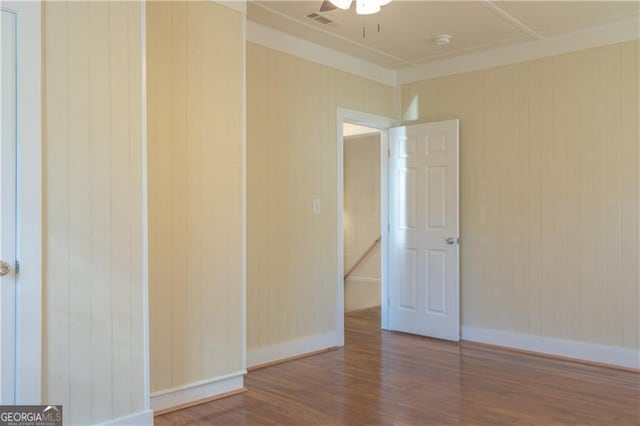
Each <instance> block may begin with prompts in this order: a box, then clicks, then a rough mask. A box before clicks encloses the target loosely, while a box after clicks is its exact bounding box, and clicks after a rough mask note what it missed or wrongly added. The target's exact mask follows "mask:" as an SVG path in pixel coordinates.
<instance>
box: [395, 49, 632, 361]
mask: <svg viewBox="0 0 640 426" xmlns="http://www.w3.org/2000/svg"><path fill="white" fill-rule="evenodd" d="M639 47H640V45H639V42H638V41H631V42H625V43H620V44H614V45H610V46H605V47H600V48H595V49H590V50H584V51H579V52H574V53H570V54H565V55H560V56H555V57H548V58H543V59H539V60H535V61H529V62H523V63H519V64H514V65H508V66H502V67H497V68H492V69H488V70H482V71H476V72H470V73H466V74H459V75H453V76H448V77H441V78H436V79H433V80H427V81H422V82H416V83H411V84H406V85H404V86H403V87H402V116H403V117H405V122H406V123H407V124H409V123H411V122H414V121H416V122H423V121H436V120H443V119H448V118H460V120H461V121H460V126H461V163H462V164H463V167H462V170H461V184H460V185H461V200H462V210H461V227H462V246H461V250H462V252H461V253H462V254H461V274H462V275H461V277H462V278H461V288H462V308H463V309H462V310H463V325H464V326H466V327H473V328H480V329H491V330H501V331H508V332H516V333H522V334H529V335H536V336H543V337H552V338H558V339H563V340H573V341H579V342H586V343H594V344H601V345H607V346H611V347H618V348H627V349H635V350H637V349H638V334H639V332H640V330H639V329H638V327H639V322H640V321H639V316H638V315H639V311H638V309H639V308H638V305H639V300H638V278H639V277H638V261H637V260H638V63H637V61H638V52H639ZM469 94H472V95H473V97H472V98H470V97H469ZM407 118H410V120H408V119H407Z"/></svg>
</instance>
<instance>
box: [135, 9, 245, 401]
mask: <svg viewBox="0 0 640 426" xmlns="http://www.w3.org/2000/svg"><path fill="white" fill-rule="evenodd" d="M146 18H147V20H146V23H147V28H146V31H147V33H146V37H147V78H148V86H147V88H148V96H147V107H148V154H147V155H148V157H147V160H148V179H149V186H148V190H149V304H150V335H151V336H150V344H151V347H150V358H151V391H152V393H153V394H155V396H158V395H161V394H163V392H166V391H171V390H172V389H175V388H180V387H185V386H186V387H189V386H191V385H193V384H195V383H201V382H208V381H215V380H216V379H218V378H221V377H225V376H228V375H241V374H242V371H241V370H242V357H243V354H242V351H243V345H242V336H243V330H242V327H243V318H242V315H243V311H244V308H243V306H242V304H243V303H244V302H243V300H242V283H241V280H242V275H241V273H242V272H241V268H242V265H241V260H242V256H243V253H242V250H243V245H242V244H241V240H242V226H243V225H242V220H243V218H242V203H243V200H242V197H243V194H242V190H243V189H242V173H243V172H244V171H243V170H242V164H243V160H242V158H241V155H242V138H243V131H244V130H243V126H244V118H243V96H244V92H243V87H244V75H243V72H242V70H243V68H244V56H243V44H244V32H243V31H244V24H243V19H244V16H243V15H242V13H241V12H239V11H237V10H234V9H231V8H228V7H225V6H222V5H220V4H216V3H215V2H208V1H194V2H182V1H175V2H161V1H153V2H149V3H148V4H147V16H146ZM153 398H154V395H152V403H153ZM165 408H166V407H165Z"/></svg>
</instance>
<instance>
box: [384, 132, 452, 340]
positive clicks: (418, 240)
mask: <svg viewBox="0 0 640 426" xmlns="http://www.w3.org/2000/svg"><path fill="white" fill-rule="evenodd" d="M389 135H390V136H389V144H390V150H391V153H390V159H389V303H388V309H389V328H390V329H391V330H397V331H403V332H407V333H413V334H420V335H423V336H431V337H437V338H442V339H448V340H455V341H457V340H459V335H460V307H459V251H458V233H459V229H458V226H459V225H458V222H459V212H458V209H459V201H458V197H459V195H458V181H459V176H458V150H459V140H458V139H459V137H458V120H449V121H442V122H437V123H426V124H416V125H411V126H404V127H396V128H392V129H390V132H389Z"/></svg>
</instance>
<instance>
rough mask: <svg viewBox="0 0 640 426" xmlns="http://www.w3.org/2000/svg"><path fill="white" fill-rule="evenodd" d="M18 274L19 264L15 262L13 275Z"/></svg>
mask: <svg viewBox="0 0 640 426" xmlns="http://www.w3.org/2000/svg"><path fill="white" fill-rule="evenodd" d="M19 273H20V262H18V261H17V260H16V266H15V268H14V274H19Z"/></svg>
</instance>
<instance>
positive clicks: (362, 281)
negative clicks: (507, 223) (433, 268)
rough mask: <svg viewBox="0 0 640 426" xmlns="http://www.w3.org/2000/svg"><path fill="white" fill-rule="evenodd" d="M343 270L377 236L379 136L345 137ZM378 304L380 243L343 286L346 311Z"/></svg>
mask: <svg viewBox="0 0 640 426" xmlns="http://www.w3.org/2000/svg"><path fill="white" fill-rule="evenodd" d="M343 223H344V268H345V271H349V270H351V268H352V267H353V266H354V265H355V263H356V262H357V261H358V260H359V259H360V257H361V256H362V255H363V254H364V253H365V252H366V251H367V250H368V249H369V247H371V244H372V243H373V242H374V241H375V240H376V239H377V238H378V237H379V236H380V133H379V132H376V133H374V134H364V135H357V136H349V137H345V138H344V215H343ZM379 305H380V244H377V245H376V246H375V247H374V249H373V250H372V251H371V253H369V254H368V255H367V257H366V258H365V259H364V260H363V261H362V263H360V265H359V266H357V267H356V268H355V269H354V270H353V272H352V274H351V276H350V277H349V278H348V279H347V280H346V282H345V284H344V308H345V311H346V312H348V311H352V310H357V309H364V308H368V307H372V306H379Z"/></svg>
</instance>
